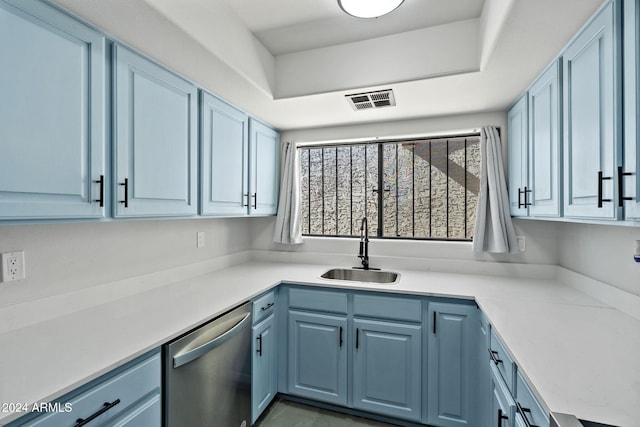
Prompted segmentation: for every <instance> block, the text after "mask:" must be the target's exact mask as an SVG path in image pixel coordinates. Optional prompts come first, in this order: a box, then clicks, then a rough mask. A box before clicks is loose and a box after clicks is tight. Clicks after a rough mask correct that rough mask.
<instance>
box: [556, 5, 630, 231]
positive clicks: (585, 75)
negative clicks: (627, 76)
mask: <svg viewBox="0 0 640 427" xmlns="http://www.w3.org/2000/svg"><path fill="white" fill-rule="evenodd" d="M616 5H617V3H616V2H610V3H608V4H607V5H606V6H605V7H604V8H603V9H602V10H601V11H600V12H599V13H598V14H597V15H596V16H595V17H594V18H593V19H592V20H591V21H590V22H589V24H588V25H587V26H586V27H585V28H584V29H583V30H582V31H581V32H580V33H579V34H578V35H577V37H576V38H575V39H574V40H573V42H571V44H570V45H569V46H568V47H567V49H566V50H565V52H564V54H563V59H562V60H563V67H562V68H563V92H564V96H563V101H564V102H563V109H564V120H563V121H564V131H563V145H564V215H565V216H567V217H581V218H584V217H586V218H603V219H615V218H616V217H617V215H618V209H617V201H616V200H615V199H616V196H615V195H616V190H617V179H616V173H617V162H618V159H617V156H618V155H619V150H618V144H619V141H620V138H619V133H620V128H621V126H619V124H618V122H617V117H618V111H617V110H618V106H617V104H616V103H617V102H618V101H619V100H620V96H619V93H618V87H617V84H618V83H619V78H618V76H617V70H618V67H617V60H618V50H617V49H616V42H617V37H616V34H615V31H614V30H615V29H616V25H615V18H616V15H617V14H616V13H615V10H614V7H615V6H616Z"/></svg>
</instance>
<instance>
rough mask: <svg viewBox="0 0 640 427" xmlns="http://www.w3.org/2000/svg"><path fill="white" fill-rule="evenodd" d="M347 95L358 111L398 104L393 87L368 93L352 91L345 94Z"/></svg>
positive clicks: (352, 106) (350, 103) (352, 105)
mask: <svg viewBox="0 0 640 427" xmlns="http://www.w3.org/2000/svg"><path fill="white" fill-rule="evenodd" d="M345 97H346V98H347V99H348V100H349V105H351V108H353V109H354V110H356V111H358V110H371V109H374V108H382V107H393V106H394V105H396V99H395V97H394V96H393V91H392V90H391V89H386V90H377V91H375V92H366V93H352V94H351V95H345Z"/></svg>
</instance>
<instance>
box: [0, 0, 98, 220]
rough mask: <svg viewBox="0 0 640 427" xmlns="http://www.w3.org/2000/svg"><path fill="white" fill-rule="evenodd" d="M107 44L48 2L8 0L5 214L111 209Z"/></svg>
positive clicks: (1, 130)
mask: <svg viewBox="0 0 640 427" xmlns="http://www.w3.org/2000/svg"><path fill="white" fill-rule="evenodd" d="M105 43H106V41H105V38H104V36H103V35H102V34H100V33H98V32H96V31H94V30H92V29H91V28H88V27H87V26H85V25H83V24H81V23H79V22H77V21H75V20H74V19H72V18H70V17H69V16H67V15H65V14H63V13H61V12H59V11H57V10H56V9H54V8H52V7H50V6H48V5H46V4H44V3H41V2H37V1H31V0H28V1H17V0H15V1H0V57H2V64H3V65H2V71H0V74H1V75H2V78H0V93H1V94H2V95H1V96H0V122H1V125H0V219H39V218H100V217H103V216H104V215H105V208H104V206H105V199H104V196H105V194H104V192H105V185H106V182H105V181H104V180H105V173H106V170H105V139H106V138H105V120H106V118H105V102H106V99H105V84H106V81H105ZM52 81H55V84H52ZM101 182H102V184H101Z"/></svg>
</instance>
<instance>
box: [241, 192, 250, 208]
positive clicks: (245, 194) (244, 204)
mask: <svg viewBox="0 0 640 427" xmlns="http://www.w3.org/2000/svg"><path fill="white" fill-rule="evenodd" d="M243 196H244V197H246V198H247V203H243V204H242V206H249V193H244V194H243Z"/></svg>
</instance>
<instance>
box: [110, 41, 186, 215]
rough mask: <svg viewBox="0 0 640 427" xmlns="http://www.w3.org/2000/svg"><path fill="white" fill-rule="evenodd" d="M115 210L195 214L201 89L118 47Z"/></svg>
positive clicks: (116, 58) (147, 213)
mask: <svg viewBox="0 0 640 427" xmlns="http://www.w3.org/2000/svg"><path fill="white" fill-rule="evenodd" d="M113 84H114V88H113V93H114V103H115V107H114V120H115V124H114V128H115V131H114V137H115V150H114V151H115V154H114V162H115V165H114V169H115V182H114V186H113V187H114V204H115V209H114V215H115V216H116V217H152V216H189V215H195V214H196V213H197V141H198V139H197V107H198V102H197V89H196V87H195V86H194V85H193V84H191V83H189V82H187V81H186V80H183V79H182V78H181V77H179V76H177V75H175V74H173V73H171V72H169V71H167V70H166V69H164V68H163V67H161V66H159V65H157V64H156V63H154V62H152V61H150V60H148V59H146V58H143V57H142V56H140V55H138V54H136V53H135V52H132V51H130V50H128V49H126V48H123V47H122V46H115V47H114V80H113Z"/></svg>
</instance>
